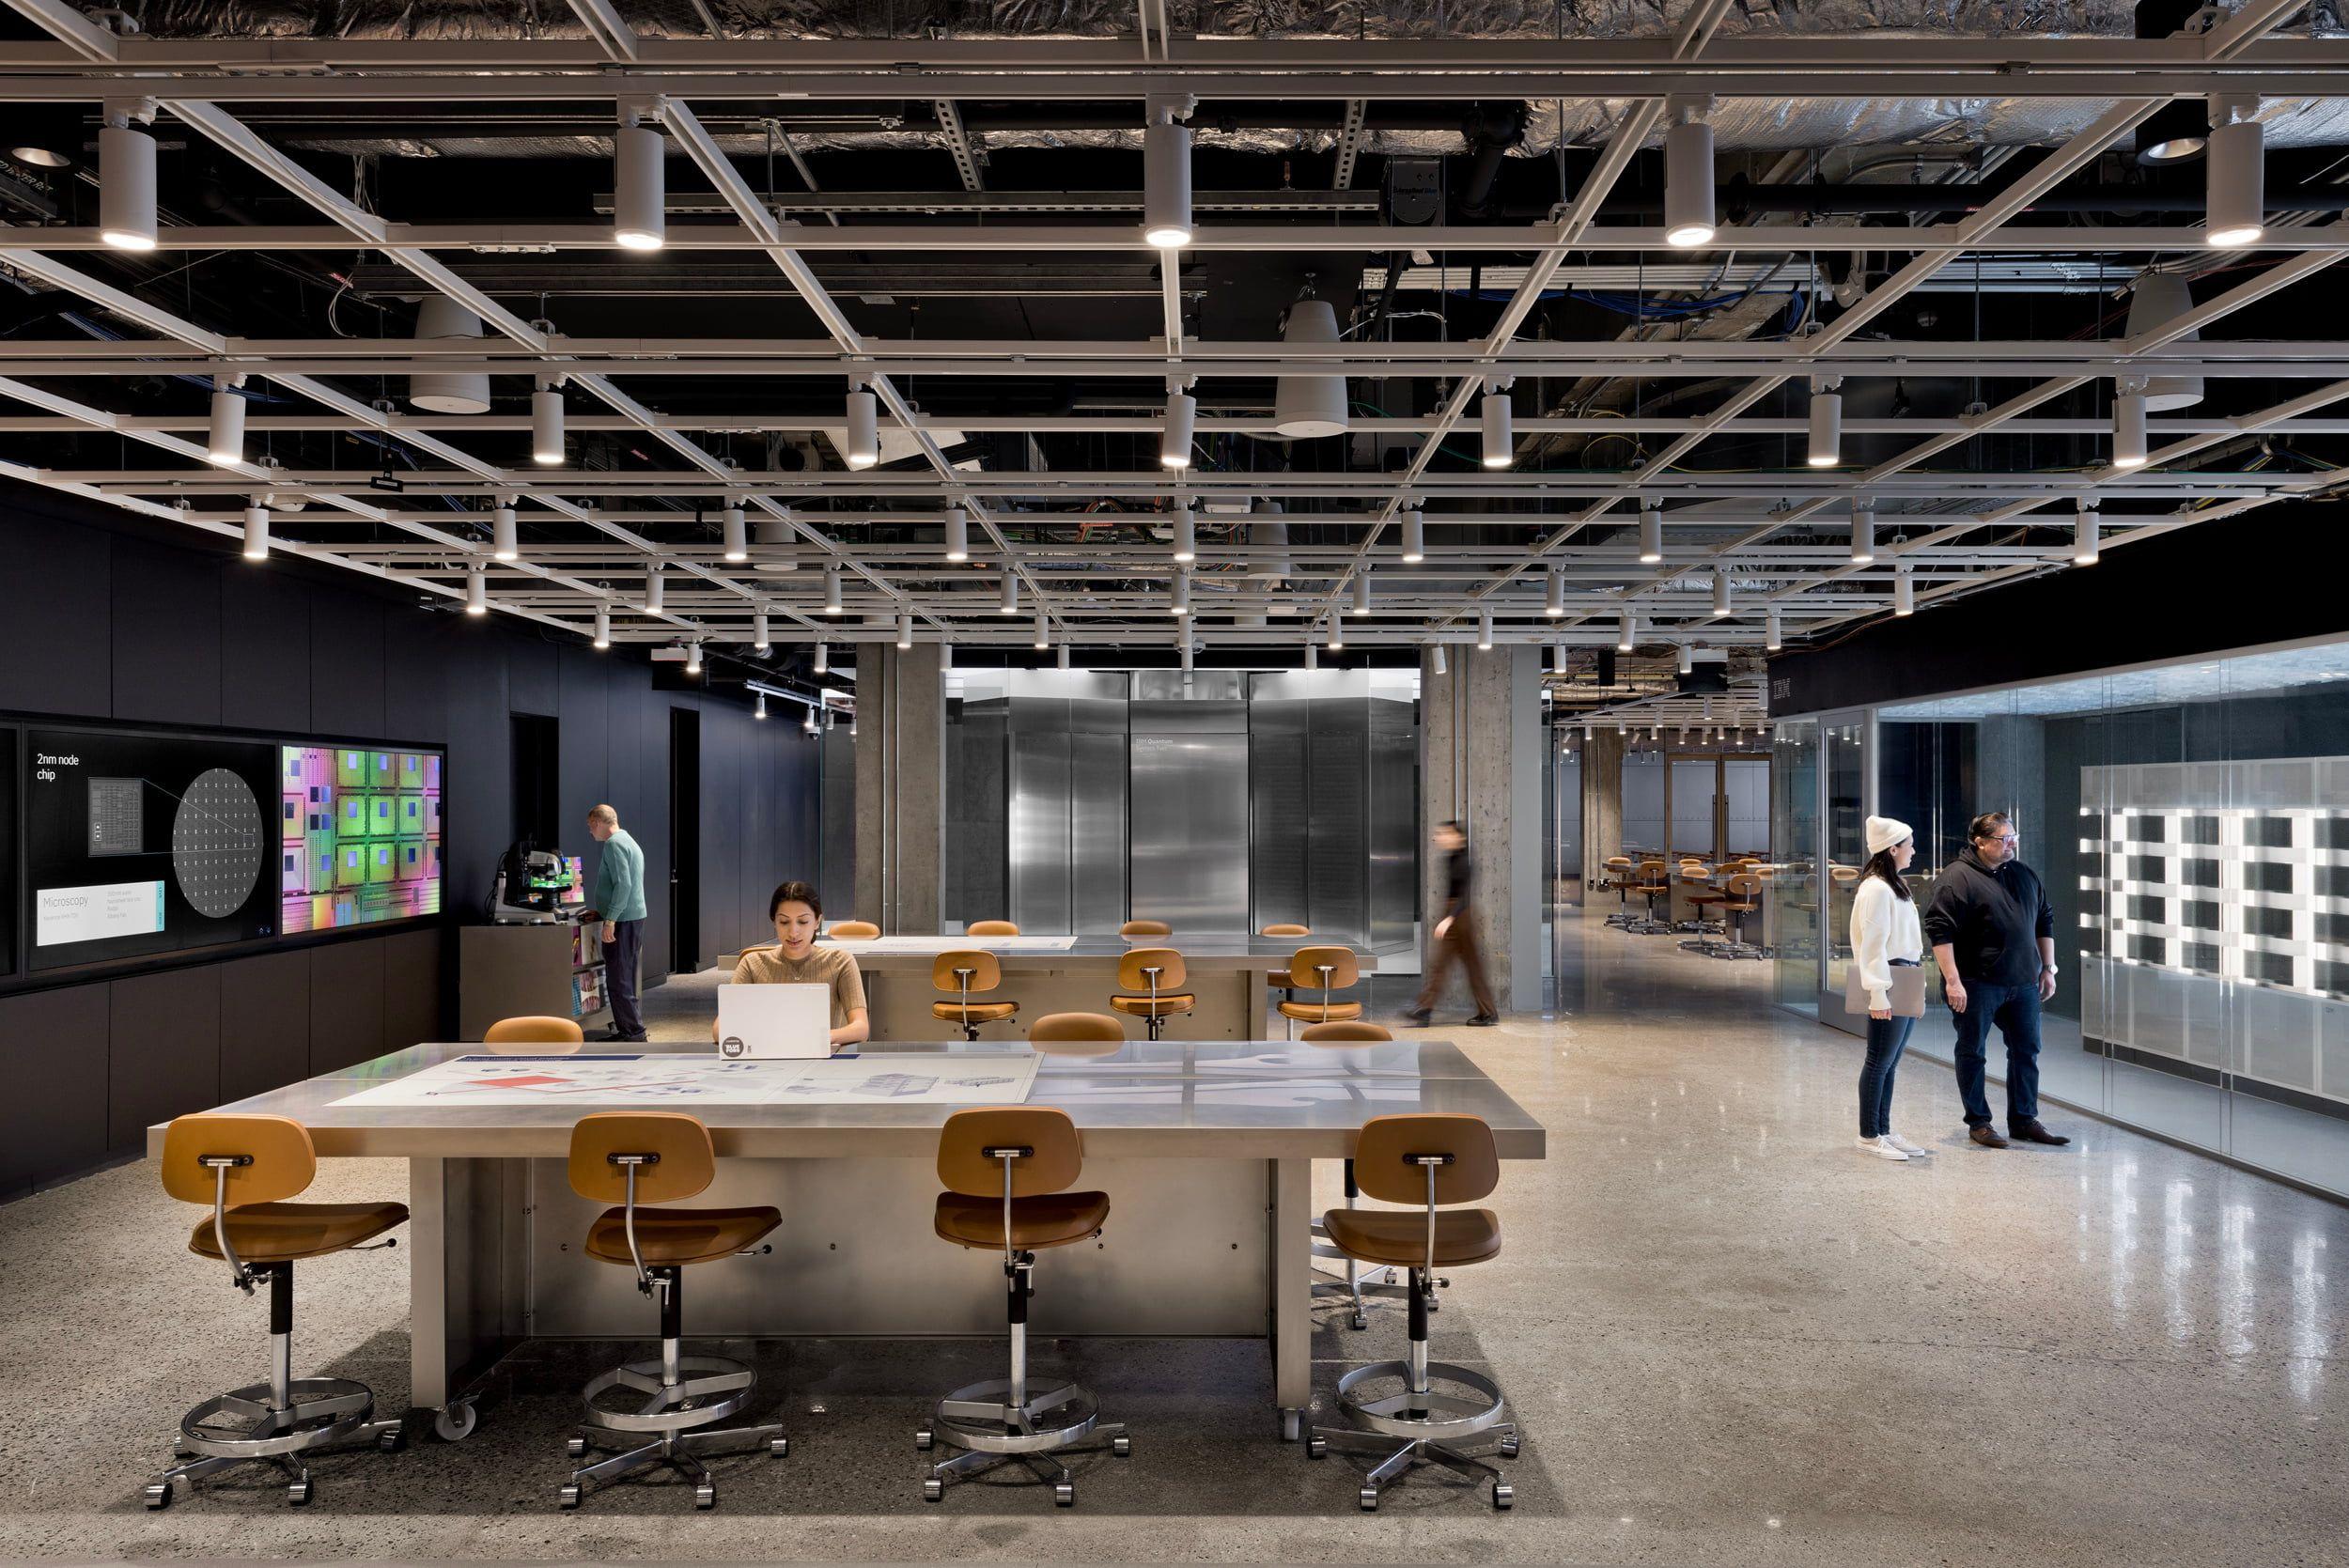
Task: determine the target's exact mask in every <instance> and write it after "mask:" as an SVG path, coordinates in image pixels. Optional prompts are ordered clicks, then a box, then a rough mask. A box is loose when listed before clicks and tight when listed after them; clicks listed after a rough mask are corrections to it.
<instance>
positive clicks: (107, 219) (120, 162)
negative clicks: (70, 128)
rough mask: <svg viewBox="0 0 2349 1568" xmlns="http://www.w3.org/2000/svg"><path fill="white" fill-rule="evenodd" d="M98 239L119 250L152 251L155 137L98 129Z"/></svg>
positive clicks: (130, 128) (129, 129)
mask: <svg viewBox="0 0 2349 1568" xmlns="http://www.w3.org/2000/svg"><path fill="white" fill-rule="evenodd" d="M98 237H99V238H100V239H101V240H103V241H105V242H106V243H107V244H109V245H112V246H113V247H114V248H115V249H117V250H118V251H151V250H153V249H154V248H155V138H154V137H152V136H150V135H148V133H147V132H146V131H144V130H143V129H141V128H140V127H138V126H135V125H115V124H111V123H109V124H106V125H103V126H101V127H100V128H99V132H98Z"/></svg>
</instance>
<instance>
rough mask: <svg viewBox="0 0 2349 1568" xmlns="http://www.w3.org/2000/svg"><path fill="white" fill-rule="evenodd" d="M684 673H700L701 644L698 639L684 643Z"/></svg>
mask: <svg viewBox="0 0 2349 1568" xmlns="http://www.w3.org/2000/svg"><path fill="white" fill-rule="evenodd" d="M685 673H686V674H687V675H700V674H701V673H702V645H701V643H700V641H699V640H698V639H696V640H695V641H693V642H691V643H688V644H685Z"/></svg>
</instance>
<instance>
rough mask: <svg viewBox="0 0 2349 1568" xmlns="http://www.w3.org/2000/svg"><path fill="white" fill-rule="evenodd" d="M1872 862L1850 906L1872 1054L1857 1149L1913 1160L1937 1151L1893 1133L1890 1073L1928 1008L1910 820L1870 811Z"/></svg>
mask: <svg viewBox="0 0 2349 1568" xmlns="http://www.w3.org/2000/svg"><path fill="white" fill-rule="evenodd" d="M1864 831H1865V834H1866V842H1867V846H1868V863H1867V864H1866V865H1865V866H1863V867H1861V868H1860V873H1859V887H1858V888H1857V889H1855V890H1854V892H1853V895H1852V906H1851V951H1852V977H1851V985H1850V987H1849V990H1848V992H1847V993H1846V995H1847V999H1848V1001H1849V1003H1850V1004H1851V1005H1852V1006H1854V1007H1855V1008H1856V1007H1857V1006H1858V1005H1859V1002H1860V1001H1862V1000H1863V998H1864V1001H1865V1002H1866V1005H1867V1011H1868V1057H1867V1060H1866V1062H1865V1063H1862V1064H1861V1066H1860V1069H1859V1150H1860V1152H1861V1153H1862V1154H1869V1155H1874V1156H1875V1157H1877V1158H1878V1159H1913V1158H1916V1157H1919V1156H1922V1155H1926V1154H1930V1153H1931V1152H1932V1151H1931V1150H1929V1149H1926V1148H1923V1147H1921V1146H1920V1145H1918V1144H1915V1143H1911V1142H1910V1141H1908V1140H1907V1139H1906V1138H1901V1137H1898V1136H1896V1135H1895V1134H1894V1133H1893V1131H1892V1078H1893V1074H1894V1073H1895V1072H1896V1071H1897V1070H1898V1068H1899V1067H1900V1062H1901V1052H1902V1051H1904V1050H1906V1048H1907V1047H1908V1032H1909V1030H1910V1029H1912V1028H1914V1027H1915V1025H1916V1022H1917V1019H1918V1017H1920V1016H1921V1014H1922V1013H1923V1012H1924V971H1923V970H1921V969H1920V968H1918V964H1919V962H1920V961H1921V959H1922V958H1923V957H1924V955H1925V943H1924V934H1923V931H1922V930H1921V927H1920V926H1919V924H1918V921H1917V904H1916V901H1915V900H1914V899H1913V898H1911V897H1910V896H1909V892H1908V882H1907V880H1906V878H1905V877H1902V876H1901V873H1902V872H1904V871H1906V870H1907V869H1908V862H1910V861H1912V860H1915V859H1916V858H1917V846H1916V842H1915V840H1914V838H1913V837H1912V836H1911V834H1910V832H1909V829H1908V824H1907V823H1906V822H1899V821H1895V820H1894V819H1892V818H1891V817H1889V816H1872V817H1870V818H1868V820H1867V824H1866V827H1865V830H1864Z"/></svg>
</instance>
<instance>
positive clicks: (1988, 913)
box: [1924, 848, 2055, 986]
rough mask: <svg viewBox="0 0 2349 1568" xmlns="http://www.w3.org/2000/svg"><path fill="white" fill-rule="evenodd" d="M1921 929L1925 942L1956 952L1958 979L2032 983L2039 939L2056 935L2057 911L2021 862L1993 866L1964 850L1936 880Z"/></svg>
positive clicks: (2036, 877)
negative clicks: (1994, 867)
mask: <svg viewBox="0 0 2349 1568" xmlns="http://www.w3.org/2000/svg"><path fill="white" fill-rule="evenodd" d="M1924 928H1925V942H1926V945H1928V946H1931V947H1944V946H1946V947H1951V948H1954V949H1955V950H1956V958H1957V974H1958V978H1959V979H1961V980H1966V981H1980V982H1982V983H1983V985H1986V986H2036V985H2037V984H2039V940H2038V939H2040V938H2041V937H2052V936H2054V935H2055V910H2054V909H2053V908H2049V907H2048V904H2047V890H2046V889H2045V888H2044V887H2042V886H2040V883H2039V874H2038V873H2037V872H2035V871H2033V870H2031V868H2030V867H2029V866H2027V865H2025V864H2024V863H2023V862H2020V861H2009V862H2006V863H2005V864H2004V865H2002V866H1999V867H1998V868H1996V869H1995V870H1994V869H1992V868H1991V867H1989V866H1986V865H1984V864H1983V863H1982V857H1981V856H1979V855H1978V854H1976V853H1975V852H1974V851H1973V850H1972V849H1970V848H1968V850H1967V851H1966V853H1964V854H1963V855H1960V856H1959V857H1958V858H1957V859H1956V860H1954V861H1952V862H1950V863H1949V865H1948V866H1947V867H1946V868H1944V869H1943V871H1942V873H1941V875H1940V876H1939V877H1937V878H1936V880H1935V885H1934V889H1933V901H1932V902H1931V903H1930V904H1928V905H1926V906H1925V910H1924Z"/></svg>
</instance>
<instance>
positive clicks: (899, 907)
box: [854, 643, 946, 936]
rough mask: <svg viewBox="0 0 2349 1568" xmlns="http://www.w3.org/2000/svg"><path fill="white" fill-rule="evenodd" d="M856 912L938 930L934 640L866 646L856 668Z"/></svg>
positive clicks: (886, 927)
mask: <svg viewBox="0 0 2349 1568" xmlns="http://www.w3.org/2000/svg"><path fill="white" fill-rule="evenodd" d="M856 675H857V679H856V909H855V911H854V912H855V914H856V915H857V917H858V918H859V919H862V920H870V921H876V922H878V923H879V925H880V928H881V929H882V930H883V931H886V932H889V933H891V934H892V935H895V934H899V933H903V934H905V935H909V936H926V935H935V934H936V933H937V931H938V929H939V916H940V909H941V901H940V889H941V880H940V871H941V867H942V866H943V864H944V862H945V853H944V850H945V815H944V812H943V810H942V806H943V802H944V799H945V788H944V786H945V776H946V769H945V752H946V682H945V678H944V669H943V661H942V660H941V657H940V649H939V645H938V644H935V643H922V644H915V645H914V646H913V647H911V648H907V649H903V650H900V649H898V648H895V647H893V646H890V645H888V644H872V643H866V644H860V645H859V647H858V649H857V671H856Z"/></svg>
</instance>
